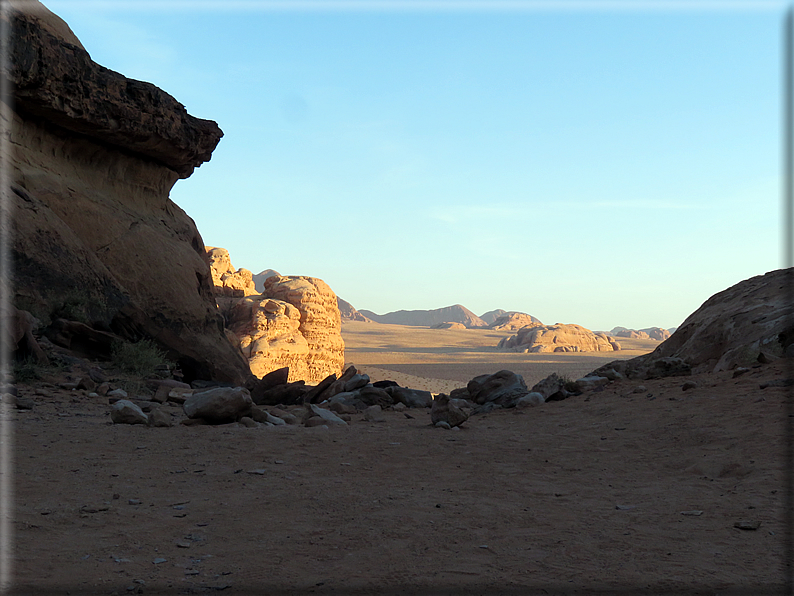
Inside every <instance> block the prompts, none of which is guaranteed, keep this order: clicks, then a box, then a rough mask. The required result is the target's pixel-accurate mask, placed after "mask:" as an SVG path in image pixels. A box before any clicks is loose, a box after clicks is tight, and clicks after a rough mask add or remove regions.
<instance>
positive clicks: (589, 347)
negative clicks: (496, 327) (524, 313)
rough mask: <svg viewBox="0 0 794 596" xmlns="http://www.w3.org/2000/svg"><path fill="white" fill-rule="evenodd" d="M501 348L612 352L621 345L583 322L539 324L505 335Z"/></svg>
mask: <svg viewBox="0 0 794 596" xmlns="http://www.w3.org/2000/svg"><path fill="white" fill-rule="evenodd" d="M497 348H500V349H503V350H511V351H513V352H611V351H614V350H619V349H620V344H618V343H617V342H616V341H615V340H614V339H613V338H611V337H610V336H608V335H607V334H606V333H593V332H592V331H590V330H589V329H585V328H584V327H582V326H581V325H563V324H560V323H558V324H556V325H535V326H532V327H524V328H523V329H521V330H519V332H518V333H517V334H516V335H512V336H510V337H506V338H504V339H502V340H501V341H500V342H499V344H498V345H497Z"/></svg>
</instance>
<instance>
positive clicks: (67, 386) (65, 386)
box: [58, 382, 127, 397]
mask: <svg viewBox="0 0 794 596" xmlns="http://www.w3.org/2000/svg"><path fill="white" fill-rule="evenodd" d="M58 387H60V388H61V389H66V391H71V390H72V389H77V383H71V382H69V383H58ZM124 397H127V396H126V394H125V395H124Z"/></svg>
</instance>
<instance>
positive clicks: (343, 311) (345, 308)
mask: <svg viewBox="0 0 794 596" xmlns="http://www.w3.org/2000/svg"><path fill="white" fill-rule="evenodd" d="M336 303H337V306H338V307H339V314H340V315H341V317H342V320H344V321H361V322H363V323H366V322H368V321H369V319H368V318H367V317H365V316H364V315H362V314H361V313H360V312H359V311H357V310H356V309H355V308H353V305H352V304H350V303H349V302H347V301H345V300H342V299H341V298H339V296H337V297H336Z"/></svg>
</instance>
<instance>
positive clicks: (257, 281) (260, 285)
mask: <svg viewBox="0 0 794 596" xmlns="http://www.w3.org/2000/svg"><path fill="white" fill-rule="evenodd" d="M276 275H281V274H280V273H279V272H278V271H276V270H274V269H265V270H264V271H260V272H259V273H257V274H256V275H254V276H253V280H254V286H255V287H256V291H257V292H259V293H260V294H261V293H262V292H264V291H265V280H266V279H267V278H268V277H273V276H276Z"/></svg>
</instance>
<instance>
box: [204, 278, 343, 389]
mask: <svg viewBox="0 0 794 596" xmlns="http://www.w3.org/2000/svg"><path fill="white" fill-rule="evenodd" d="M229 300H230V301H231V304H230V305H229V306H227V308H228V310H227V311H226V312H227V323H228V327H229V330H230V331H231V332H232V333H234V335H235V336H236V337H237V339H238V341H239V344H240V347H241V349H242V352H243V355H244V356H245V357H246V358H248V360H249V363H250V367H251V372H253V373H254V374H255V375H256V376H258V377H262V376H264V375H266V374H267V373H269V372H271V371H275V370H277V369H280V368H284V367H289V380H290V381H298V380H303V381H305V382H306V383H312V384H316V383H319V382H320V381H322V380H323V379H325V378H326V377H327V376H328V375H332V374H335V375H339V374H341V373H342V367H343V365H344V342H343V340H342V333H341V329H342V321H341V317H340V315H339V309H338V308H337V301H336V295H335V294H334V292H333V291H332V290H331V288H329V287H328V285H327V284H326V283H325V282H324V281H322V280H321V279H317V278H314V277H303V276H297V277H296V276H273V277H270V278H268V279H267V280H265V288H264V292H263V293H262V294H259V295H256V296H246V297H244V298H240V299H229ZM219 302H220V300H219Z"/></svg>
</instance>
